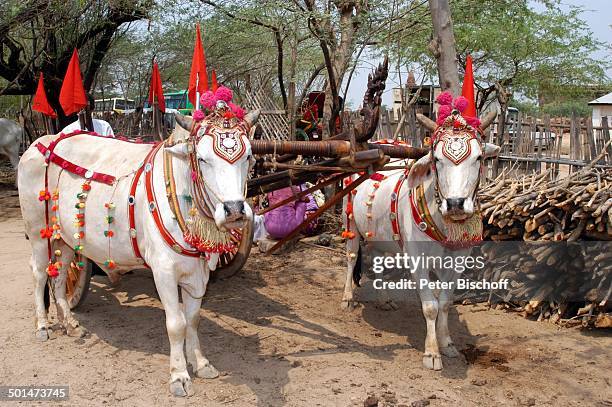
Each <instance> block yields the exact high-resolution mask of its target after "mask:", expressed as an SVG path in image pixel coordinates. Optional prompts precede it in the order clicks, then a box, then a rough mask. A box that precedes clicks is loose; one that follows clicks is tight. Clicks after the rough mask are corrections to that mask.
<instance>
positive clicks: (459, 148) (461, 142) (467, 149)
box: [440, 134, 473, 165]
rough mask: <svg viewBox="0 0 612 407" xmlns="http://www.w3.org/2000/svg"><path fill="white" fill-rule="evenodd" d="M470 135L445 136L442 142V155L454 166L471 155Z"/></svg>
mask: <svg viewBox="0 0 612 407" xmlns="http://www.w3.org/2000/svg"><path fill="white" fill-rule="evenodd" d="M472 138H473V136H472V135H471V134H445V135H444V137H442V139H441V140H440V141H441V142H442V154H444V156H445V157H446V158H448V159H449V160H451V161H452V162H453V164H455V165H459V164H461V163H462V162H463V161H464V160H465V159H466V158H468V157H469V156H470V154H471V153H472V149H471V146H470V140H472Z"/></svg>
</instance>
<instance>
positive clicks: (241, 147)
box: [209, 127, 246, 164]
mask: <svg viewBox="0 0 612 407" xmlns="http://www.w3.org/2000/svg"><path fill="white" fill-rule="evenodd" d="M209 134H210V135H211V136H212V139H213V151H214V152H215V154H216V155H218V156H219V157H221V158H223V159H224V160H225V161H227V162H228V163H230V164H233V163H235V162H236V161H238V160H239V159H240V157H242V156H243V155H244V153H245V151H246V145H245V144H244V140H243V138H242V135H243V132H242V131H241V130H240V129H239V128H234V129H221V128H217V127H213V128H211V129H210V132H209Z"/></svg>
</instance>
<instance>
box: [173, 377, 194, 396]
mask: <svg viewBox="0 0 612 407" xmlns="http://www.w3.org/2000/svg"><path fill="white" fill-rule="evenodd" d="M170 393H172V395H173V396H174V397H188V396H191V395H192V394H193V389H192V387H191V379H176V380H175V381H173V382H172V383H170Z"/></svg>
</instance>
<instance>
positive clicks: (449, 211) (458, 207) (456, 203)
mask: <svg viewBox="0 0 612 407" xmlns="http://www.w3.org/2000/svg"><path fill="white" fill-rule="evenodd" d="M440 212H441V213H442V216H445V217H448V218H450V219H451V220H454V221H461V220H465V219H467V218H469V217H470V216H472V215H473V214H474V200H473V199H471V198H446V199H443V200H442V205H441V206H440Z"/></svg>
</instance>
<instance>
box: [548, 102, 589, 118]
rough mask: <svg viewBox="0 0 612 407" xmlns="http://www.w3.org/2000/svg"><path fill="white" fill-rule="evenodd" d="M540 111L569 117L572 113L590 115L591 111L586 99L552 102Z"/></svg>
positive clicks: (554, 115)
mask: <svg viewBox="0 0 612 407" xmlns="http://www.w3.org/2000/svg"><path fill="white" fill-rule="evenodd" d="M541 112H542V113H546V114H549V115H551V116H552V117H569V116H571V115H572V114H576V116H580V117H586V116H590V115H591V114H592V113H593V111H592V108H591V106H589V105H588V104H587V101H586V100H567V101H563V102H554V103H550V104H547V105H545V106H544V107H543V108H542V109H541Z"/></svg>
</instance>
